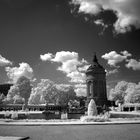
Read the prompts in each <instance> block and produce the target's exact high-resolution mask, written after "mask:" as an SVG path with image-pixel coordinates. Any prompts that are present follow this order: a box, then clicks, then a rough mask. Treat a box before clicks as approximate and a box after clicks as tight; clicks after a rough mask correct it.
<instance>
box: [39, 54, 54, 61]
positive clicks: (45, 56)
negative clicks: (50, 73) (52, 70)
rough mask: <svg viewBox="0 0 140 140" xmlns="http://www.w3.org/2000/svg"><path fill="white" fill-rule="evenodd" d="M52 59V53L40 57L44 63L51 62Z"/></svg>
mask: <svg viewBox="0 0 140 140" xmlns="http://www.w3.org/2000/svg"><path fill="white" fill-rule="evenodd" d="M52 58H53V55H52V53H47V54H44V55H40V59H41V60H42V61H47V60H51V59H52Z"/></svg>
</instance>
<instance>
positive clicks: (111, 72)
mask: <svg viewBox="0 0 140 140" xmlns="http://www.w3.org/2000/svg"><path fill="white" fill-rule="evenodd" d="M118 72H119V71H118V69H113V70H109V71H107V70H106V75H107V76H109V75H112V74H115V73H118Z"/></svg>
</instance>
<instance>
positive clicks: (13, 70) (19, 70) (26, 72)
mask: <svg viewBox="0 0 140 140" xmlns="http://www.w3.org/2000/svg"><path fill="white" fill-rule="evenodd" d="M5 71H6V72H7V76H8V77H9V79H10V80H11V81H12V82H14V83H15V82H16V81H17V79H18V78H19V77H20V76H26V77H27V78H29V79H31V78H32V77H33V69H32V68H31V67H30V65H29V64H27V63H24V62H22V63H20V64H19V67H6V68H5Z"/></svg>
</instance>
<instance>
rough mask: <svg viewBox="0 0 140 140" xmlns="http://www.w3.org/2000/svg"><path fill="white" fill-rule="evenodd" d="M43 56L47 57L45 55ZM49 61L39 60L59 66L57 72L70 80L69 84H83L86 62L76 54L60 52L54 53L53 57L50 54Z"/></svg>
mask: <svg viewBox="0 0 140 140" xmlns="http://www.w3.org/2000/svg"><path fill="white" fill-rule="evenodd" d="M43 56H47V58H48V54H45V55H43ZM49 56H51V57H49V59H43V60H42V59H41V60H42V61H50V62H55V63H58V64H60V65H59V66H58V68H57V70H59V71H62V72H63V73H65V74H66V76H67V77H68V78H70V82H74V83H83V82H85V74H84V72H85V71H86V68H87V67H88V62H87V61H86V60H85V59H82V60H80V59H79V55H78V53H76V52H70V51H60V52H56V54H55V55H52V54H50V55H49Z"/></svg>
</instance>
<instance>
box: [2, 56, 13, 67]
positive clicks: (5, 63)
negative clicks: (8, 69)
mask: <svg viewBox="0 0 140 140" xmlns="http://www.w3.org/2000/svg"><path fill="white" fill-rule="evenodd" d="M7 65H12V62H11V61H9V60H7V59H6V58H4V57H2V55H0V66H1V67H3V66H7Z"/></svg>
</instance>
